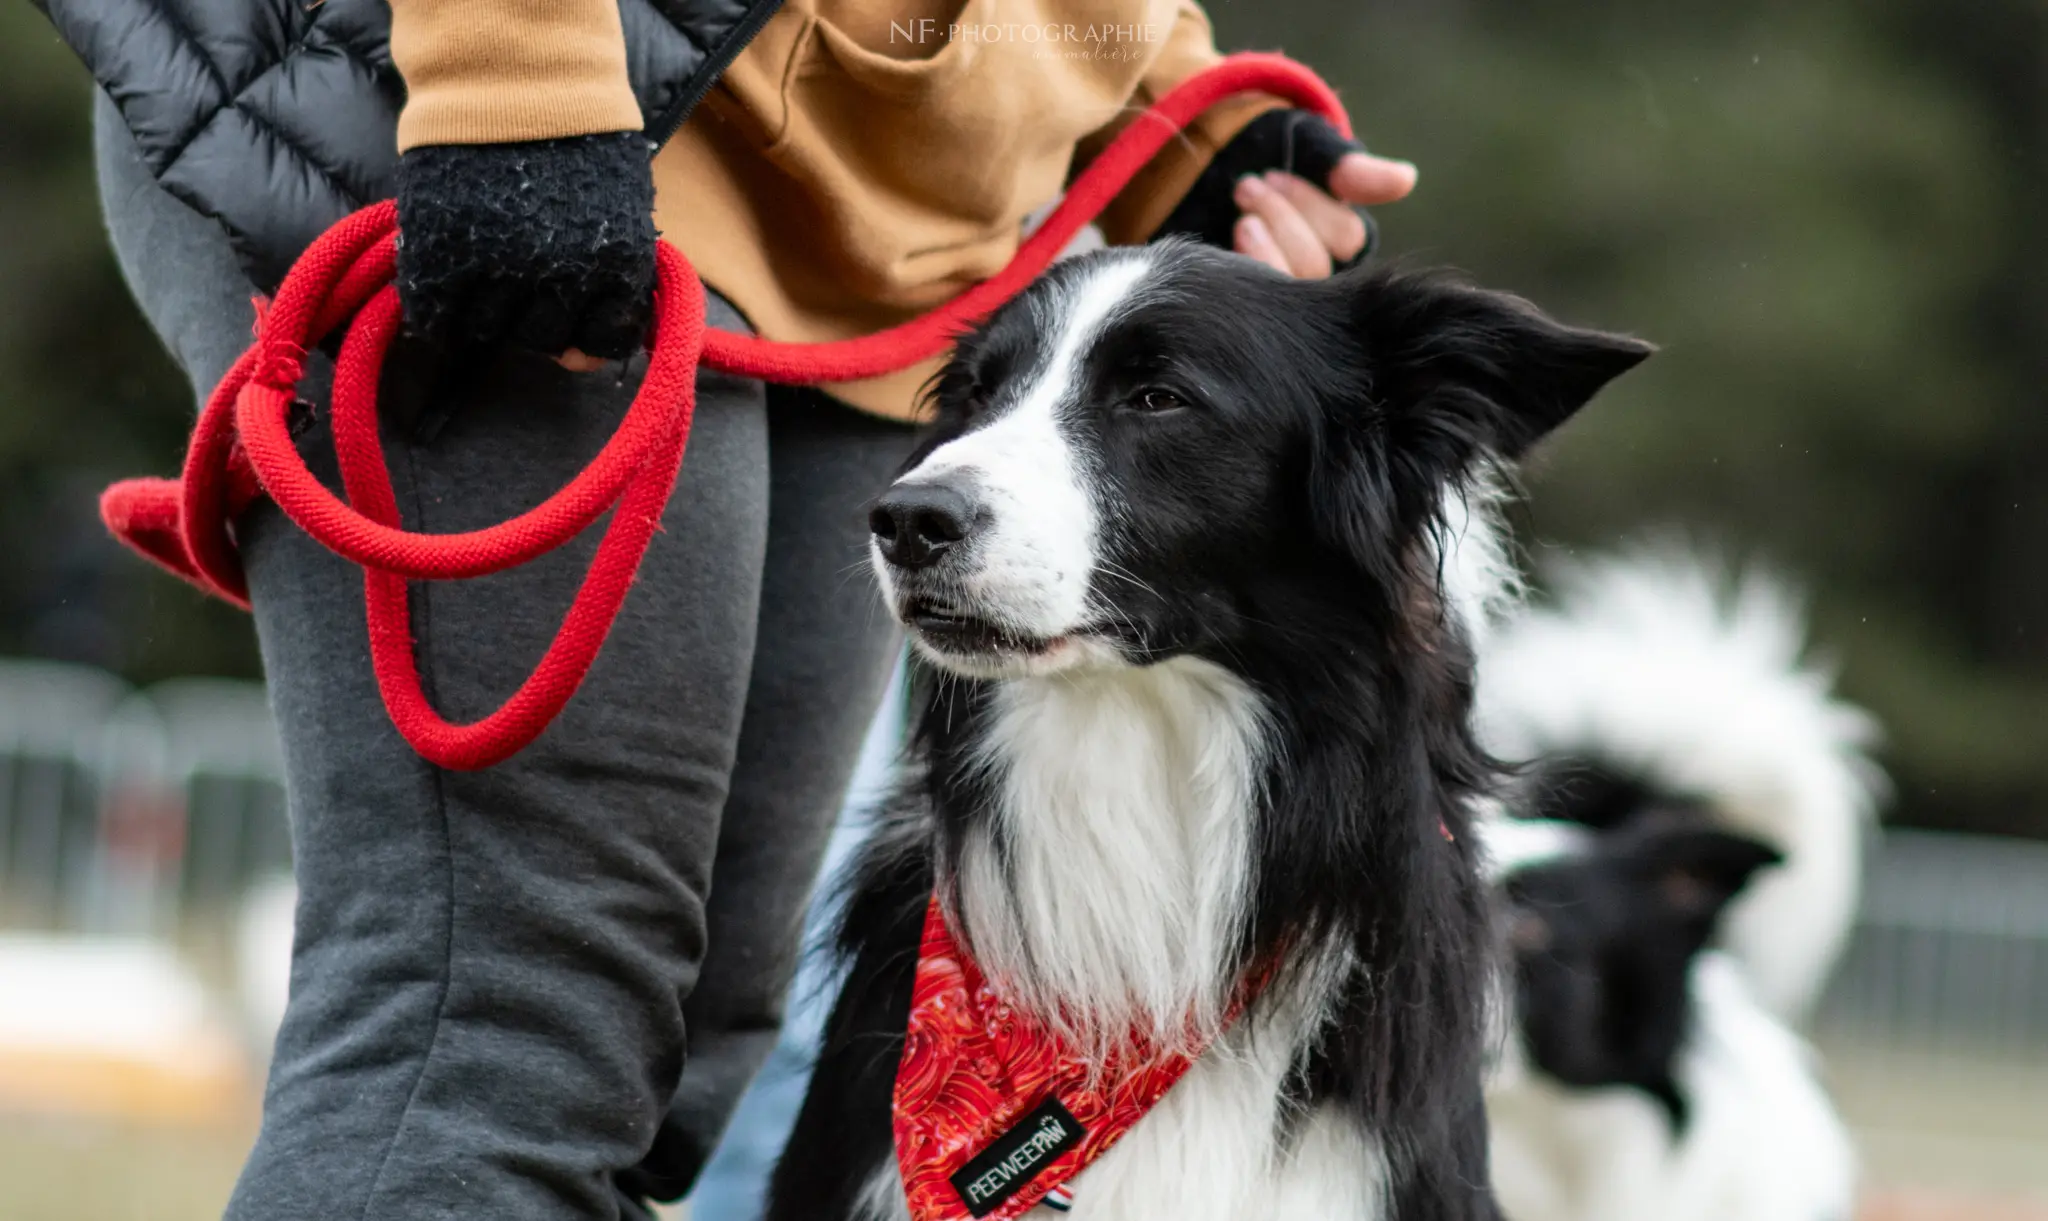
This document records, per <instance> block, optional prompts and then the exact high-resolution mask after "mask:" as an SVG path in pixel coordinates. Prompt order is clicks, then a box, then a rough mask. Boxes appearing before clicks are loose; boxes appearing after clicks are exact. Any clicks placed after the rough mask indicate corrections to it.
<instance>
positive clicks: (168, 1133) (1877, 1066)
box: [0, 1044, 2048, 1221]
mask: <svg viewBox="0 0 2048 1221" xmlns="http://www.w3.org/2000/svg"><path fill="white" fill-rule="evenodd" d="M1825 1050H1826V1052H1827V1055H1828V1064H1829V1077H1830V1082H1831V1085H1832V1086H1833V1088H1834V1090H1835V1093H1836V1095H1837V1097H1838V1099H1839V1101H1840V1103H1841V1105H1842V1109H1843V1111H1844V1113H1845V1114H1846V1115H1847V1116H1848V1117H1849V1119H1850V1121H1851V1122H1852V1124H1853V1125H1854V1126H1855V1128H1856V1133H1857V1138H1858V1141H1859V1143H1860V1145H1861V1147H1862V1149H1863V1153H1864V1158H1865V1163H1866V1171H1867V1174H1868V1177H1869V1179H1870V1182H1871V1184H1872V1192H1871V1196H1870V1199H1869V1201H1868V1203H1867V1206H1866V1207H1865V1209H1864V1211H1863V1214H1862V1216H1861V1217H1860V1218H1859V1221H2048V1104H2044V1102H2043V1101H2042V1100H2043V1099H2048V1056H2044V1057H2040V1058H2036V1059H2034V1060H2030V1061H2015V1060H2010V1059H2001V1060H1996V1061H1990V1060H1972V1059H1970V1058H1968V1057H1963V1056H1954V1055H1949V1056H1934V1055H1928V1054H1924V1053H1907V1052H1900V1051H1897V1050H1893V1049H1884V1050H1882V1051H1880V1050H1876V1049H1871V1048H1864V1047H1857V1046H1855V1045H1853V1044H1847V1045H1844V1044H1830V1045H1828V1046H1826V1048H1825ZM254 1135H255V1129H254V1126H253V1124H252V1123H249V1122H246V1121H240V1122H235V1123H228V1124H219V1125H214V1126H206V1127H195V1128H174V1127H166V1126H162V1125H136V1124H112V1123H104V1122H87V1121H82V1120H63V1121H59V1120H51V1119H27V1118H0V1221H216V1218H218V1217H219V1216H220V1209H221V1205H222V1203H223V1202H224V1201H225V1200H226V1199H227V1195H228V1191H229V1189H230V1188H231V1187H232V1186H233V1184H234V1180H235V1173H236V1171H237V1169H238V1168H239V1167H240V1164H241V1159H242V1155H243V1153H244V1152H245V1151H246V1150H247V1149H248V1146H249V1142H250V1140H251V1139H252V1138H253V1137H254Z"/></svg>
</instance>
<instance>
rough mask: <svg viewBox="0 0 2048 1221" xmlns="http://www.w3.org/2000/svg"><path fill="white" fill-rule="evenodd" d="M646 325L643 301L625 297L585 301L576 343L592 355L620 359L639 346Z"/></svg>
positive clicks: (607, 358) (577, 329)
mask: <svg viewBox="0 0 2048 1221" xmlns="http://www.w3.org/2000/svg"><path fill="white" fill-rule="evenodd" d="M646 328H647V310H646V307H645V305H644V304H643V303H641V302H639V301H636V300H634V299H633V298H631V297H625V296H609V297H605V298H602V299H600V300H597V301H592V302H589V303H587V304H586V305H585V306H584V308H583V317H582V319H581V321H580V322H579V323H578V324H577V327H576V336H575V339H576V343H575V346H576V347H578V348H580V349H582V350H583V351H585V352H588V353H589V354H590V355H592V356H602V357H604V358H605V359H606V360H622V359H624V358H625V357H628V356H631V355H632V354H633V349H635V348H637V347H639V346H640V339H641V336H642V335H643V334H644V333H645V331H646Z"/></svg>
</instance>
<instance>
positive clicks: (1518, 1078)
mask: <svg viewBox="0 0 2048 1221" xmlns="http://www.w3.org/2000/svg"><path fill="white" fill-rule="evenodd" d="M1487 830H1488V831H1489V834H1488V836H1487V837H1486V838H1487V840H1488V843H1489V844H1490V845H1492V846H1494V848H1495V849H1496V851H1497V852H1498V850H1499V846H1500V842H1501V840H1502V838H1504V837H1503V835H1502V834H1501V833H1502V832H1503V831H1509V832H1515V833H1518V834H1515V835H1512V836H1507V837H1506V838H1510V839H1518V840H1519V841H1520V843H1519V844H1518V845H1517V849H1516V850H1511V851H1509V852H1505V853H1500V855H1501V856H1503V857H1505V858H1507V859H1505V860H1503V861H1501V862H1500V863H1501V865H1502V866H1504V875H1505V876H1504V878H1503V882H1502V889H1503V891H1504V893H1505V897H1506V905H1507V910H1508V913H1509V919H1510V920H1511V926H1510V927H1511V932H1510V934H1509V944H1510V947H1511V958H1510V959H1509V965H1508V967H1507V968H1506V973H1507V977H1508V978H1507V982H1508V983H1509V985H1510V986H1509V988H1508V990H1507V991H1508V995H1507V997H1506V998H1505V1000H1506V1009H1505V1011H1506V1014H1507V1015H1508V1016H1509V1017H1510V1018H1511V1022H1512V1032H1511V1035H1510V1037H1508V1038H1507V1039H1505V1040H1504V1041H1503V1045H1502V1054H1501V1059H1500V1061H1499V1062H1497V1063H1496V1064H1495V1065H1494V1066H1493V1069H1492V1071H1491V1072H1490V1073H1489V1075H1488V1080H1487V1088H1486V1098H1487V1114H1488V1120H1489V1125H1490V1128H1491V1139H1492V1166H1491V1170H1492V1179H1493V1185H1494V1190H1495V1191H1496V1192H1497V1193H1498V1196H1499V1199H1500V1203H1501V1206H1502V1208H1503V1210H1504V1211H1505V1212H1506V1213H1507V1215H1508V1216H1509V1217H1512V1218H1513V1219H1514V1221H1635V1219H1637V1218H1646V1217H1655V1218H1659V1219H1660V1221H1848V1218H1849V1217H1850V1216H1851V1215H1853V1213H1854V1209H1855V1199H1856V1158H1855V1153H1854V1151H1853V1149H1852V1147H1851V1144H1850V1141H1849V1136H1848V1132H1847V1130H1846V1129H1845V1128H1844V1127H1843V1125H1842V1122H1841V1120H1840V1118H1838V1117H1837V1115H1836V1114H1835V1110H1834V1107H1833V1104H1832V1103H1830V1101H1829V1100H1828V1096H1827V1092H1826V1091H1825V1089H1823V1088H1822V1086H1821V1083H1820V1080H1819V1077H1818V1074H1817V1072H1816V1070H1815V1064H1814V1061H1813V1056H1812V1053H1811V1052H1810V1051H1809V1050H1808V1049H1807V1047H1806V1045H1805V1044H1804V1043H1803V1042H1801V1041H1800V1039H1799V1037H1798V1035H1797V1034H1795V1033H1794V1032H1793V1031H1792V1029H1791V1028H1790V1027H1788V1026H1787V1025H1786V1024H1785V1023H1784V1022H1783V1021H1781V1020H1780V1019H1779V1018H1778V1017H1777V1016H1776V1015H1775V1014H1773V1013H1771V1012H1770V1010H1769V1009H1768V1008H1767V1007H1766V1006H1765V1005H1764V1004H1763V1003H1762V1002H1761V1001H1760V1000H1759V999H1758V997H1757V995H1756V992H1755V990H1754V988H1753V987H1752V986H1751V983H1750V980H1749V978H1748V975H1747V974H1746V972H1745V971H1744V968H1743V965H1742V964H1741V962H1740V960H1738V959H1736V958H1734V957H1732V956H1731V955H1729V954H1727V953H1726V952H1723V951H1719V950H1713V949H1710V948H1708V947H1709V942H1710V941H1711V940H1712V938H1713V937H1714V934H1715V932H1716V926H1717V925H1719V924H1721V923H1722V916H1723V913H1724V910H1725V909H1726V908H1727V906H1728V904H1729V903H1730V902H1731V901H1733V900H1735V899H1737V898H1738V897H1739V896H1740V895H1742V894H1743V892H1744V891H1745V889H1746V888H1748V887H1749V886H1750V885H1751V879H1752V877H1753V876H1756V875H1758V872H1759V871H1760V870H1761V871H1763V876H1768V875H1769V873H1770V871H1771V869H1772V868H1774V867H1777V866H1779V865H1781V864H1783V862H1784V860H1785V858H1784V856H1783V855H1782V854H1781V853H1780V852H1779V851H1778V850H1777V849H1776V848H1774V847H1772V846H1770V845H1768V844H1765V843H1763V842H1762V841H1760V840H1756V839H1752V838H1750V837H1748V836H1744V835H1739V834H1735V833H1733V832H1729V831H1725V830H1721V829H1720V828H1719V827H1718V826H1716V823H1715V820H1714V818H1713V817H1712V816H1711V815H1710V814H1709V813H1707V812H1706V811H1703V810H1700V809H1698V808H1691V807H1689V806H1688V805H1686V804H1683V803H1677V804H1674V803H1666V802H1663V801H1658V802H1656V803H1653V804H1651V805H1649V806H1645V807H1639V808H1638V809H1637V810H1636V811H1635V812H1634V815H1633V816H1632V817H1631V818H1629V819H1628V820H1627V821H1626V822H1624V823H1622V824H1619V825H1617V826H1615V827H1613V828H1611V829H1608V830H1604V831H1597V832H1596V831H1590V830H1588V829H1586V828H1585V827H1584V826H1573V825H1568V824H1548V825H1545V824H1538V823H1519V824H1509V825H1506V826H1498V825H1496V826H1489V827H1487ZM1545 832H1548V833H1549V834H1548V835H1547V836H1546V835H1545V834H1544V833H1545ZM1546 838H1548V839H1550V841H1551V842H1549V843H1547V844H1546V843H1544V842H1542V841H1543V840H1544V839H1546ZM1532 848H1533V849H1534V850H1533V851H1531V849H1532Z"/></svg>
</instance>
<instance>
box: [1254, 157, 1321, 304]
mask: <svg viewBox="0 0 2048 1221" xmlns="http://www.w3.org/2000/svg"><path fill="white" fill-rule="evenodd" d="M1236 198H1237V206H1238V207H1240V208H1243V209H1244V210H1245V211H1247V212H1250V213H1252V214H1253V215H1255V216H1257V217H1258V218H1259V219H1260V220H1262V221H1264V222H1266V230H1267V232H1269V233H1270V234H1272V236H1273V241H1274V242H1275V243H1276V244H1277V245H1278V246H1279V247H1280V250H1281V252H1282V253H1283V254H1285V255H1286V256H1287V267H1288V273H1289V274H1290V275H1295V276H1299V277H1301V278H1302V279H1305V280H1313V279H1320V278H1321V277H1323V276H1326V275H1329V274H1330V252H1329V250H1328V249H1327V248H1326V247H1325V246H1324V245H1323V242H1322V239H1321V238H1319V237H1317V236H1316V231H1315V230H1314V229H1311V228H1310V227H1309V223H1308V222H1307V221H1306V220H1304V219H1302V215H1301V213H1300V212H1299V211H1297V210H1296V209H1295V207H1294V205H1293V204H1291V203H1289V202H1287V197H1286V196H1284V195H1282V194H1281V193H1280V192H1278V191H1276V190H1274V189H1273V188H1272V187H1270V186H1267V185H1266V182H1265V180H1264V179H1261V178H1251V177H1248V178H1245V179H1244V180H1243V181H1242V182H1239V183H1238V184H1237V193H1236Z"/></svg>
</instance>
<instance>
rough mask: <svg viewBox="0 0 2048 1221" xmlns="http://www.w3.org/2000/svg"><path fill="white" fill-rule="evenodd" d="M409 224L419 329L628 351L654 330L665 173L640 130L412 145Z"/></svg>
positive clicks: (410, 305)
mask: <svg viewBox="0 0 2048 1221" xmlns="http://www.w3.org/2000/svg"><path fill="white" fill-rule="evenodd" d="M398 226H399V244H398V293H399V297H400V298H401V299H402V300H403V301H404V303H405V320H406V322H407V324H408V325H409V326H410V327H411V329H412V331H413V332H414V333H415V334H418V335H422V336H424V337H426V338H429V339H433V340H438V341H440V342H442V343H447V344H451V345H457V346H466V345H483V344H495V343H504V342H510V343H513V344H516V345H518V346H520V347H523V348H531V349H533V350H534V351H537V352H545V353H547V354H549V355H555V354H557V353H560V352H562V351H563V350H565V349H568V348H578V349H580V350H582V351H584V352H587V353H589V354H590V355H592V356H601V357H606V358H612V359H616V358H618V357H622V356H626V355H628V354H630V353H631V352H632V351H633V350H634V348H636V347H637V346H638V345H639V343H640V340H641V337H642V335H643V333H644V332H645V331H646V329H647V320H648V313H649V311H650V309H651V308H652V306H653V301H654V178H653V172H652V170H651V168H650V164H649V157H648V149H647V141H646V139H645V138H644V137H642V136H641V135H640V134H639V133H638V132H613V133H609V134H605V135H595V136H573V137H570V138H567V139H562V140H536V141H531V142H527V143H520V144H442V145H429V146H423V147H420V148H414V149H411V150H409V151H407V152H406V154H405V155H404V156H403V157H401V158H400V159H399V163H398Z"/></svg>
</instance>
